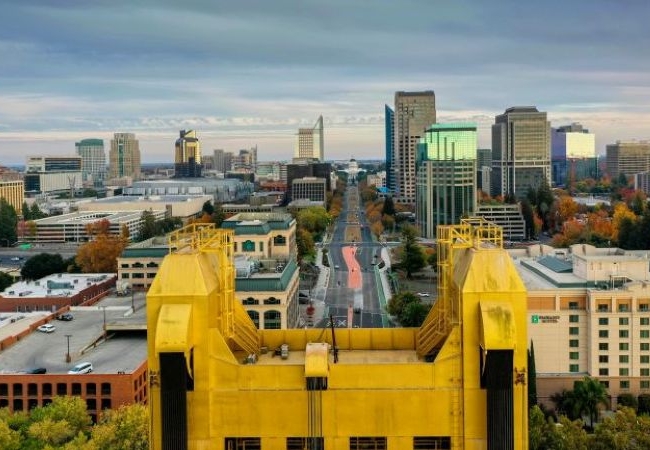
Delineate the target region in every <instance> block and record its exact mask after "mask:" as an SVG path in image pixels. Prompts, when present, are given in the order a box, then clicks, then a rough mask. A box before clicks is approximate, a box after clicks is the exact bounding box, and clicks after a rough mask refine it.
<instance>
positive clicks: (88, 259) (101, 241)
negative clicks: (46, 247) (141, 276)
mask: <svg viewBox="0 0 650 450" xmlns="http://www.w3.org/2000/svg"><path fill="white" fill-rule="evenodd" d="M110 225H111V224H110V222H109V221H108V220H106V219H102V220H100V221H97V222H93V223H89V224H88V225H86V232H87V233H88V236H89V237H90V241H88V242H87V243H86V244H84V245H82V246H81V247H79V250H78V251H77V256H76V258H75V262H76V263H77V265H78V266H79V267H80V268H81V271H82V272H83V273H115V272H117V258H118V256H120V254H121V253H122V251H123V250H124V248H125V247H126V245H127V243H128V237H127V236H118V235H115V234H111V231H110Z"/></svg>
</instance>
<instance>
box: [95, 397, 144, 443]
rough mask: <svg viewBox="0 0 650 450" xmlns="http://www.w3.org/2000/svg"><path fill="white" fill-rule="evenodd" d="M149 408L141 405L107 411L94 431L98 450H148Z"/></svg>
mask: <svg viewBox="0 0 650 450" xmlns="http://www.w3.org/2000/svg"><path fill="white" fill-rule="evenodd" d="M148 420H149V419H148V410H147V407H146V406H144V405H140V404H133V405H128V406H122V407H121V408H120V409H117V410H112V411H110V410H109V411H107V412H106V413H105V414H103V415H102V420H101V421H100V423H98V424H97V425H96V426H95V427H93V429H92V433H91V436H92V443H93V445H94V446H95V447H96V448H97V449H123V448H128V449H130V450H147V449H148V448H149V421H148Z"/></svg>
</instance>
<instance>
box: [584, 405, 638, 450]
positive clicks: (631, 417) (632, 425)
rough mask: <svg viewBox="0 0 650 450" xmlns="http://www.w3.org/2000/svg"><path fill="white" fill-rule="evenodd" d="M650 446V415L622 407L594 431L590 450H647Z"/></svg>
mask: <svg viewBox="0 0 650 450" xmlns="http://www.w3.org/2000/svg"><path fill="white" fill-rule="evenodd" d="M648 448H650V417H648V416H637V415H636V413H635V412H634V410H633V409H631V408H626V407H622V408H620V409H619V410H618V411H616V414H614V416H612V417H606V418H605V419H604V420H603V421H602V423H601V424H600V425H598V426H597V427H596V429H595V431H594V434H593V436H592V438H591V440H590V446H589V449H590V450H646V449H648Z"/></svg>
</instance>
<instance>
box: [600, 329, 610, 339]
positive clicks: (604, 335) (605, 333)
mask: <svg viewBox="0 0 650 450" xmlns="http://www.w3.org/2000/svg"><path fill="white" fill-rule="evenodd" d="M598 337H600V338H606V337H609V331H607V330H598Z"/></svg>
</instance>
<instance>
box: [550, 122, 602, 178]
mask: <svg viewBox="0 0 650 450" xmlns="http://www.w3.org/2000/svg"><path fill="white" fill-rule="evenodd" d="M551 167H552V171H551V172H552V182H553V185H554V186H571V185H573V184H574V183H575V182H576V181H578V180H583V179H585V178H593V179H597V178H598V159H597V156H596V137H595V136H594V134H593V133H590V132H589V130H587V129H585V128H583V127H582V125H580V124H579V123H572V124H571V125H566V126H562V127H558V128H552V129H551Z"/></svg>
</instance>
